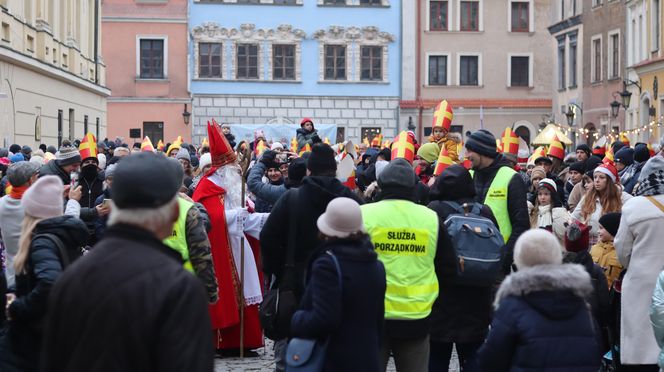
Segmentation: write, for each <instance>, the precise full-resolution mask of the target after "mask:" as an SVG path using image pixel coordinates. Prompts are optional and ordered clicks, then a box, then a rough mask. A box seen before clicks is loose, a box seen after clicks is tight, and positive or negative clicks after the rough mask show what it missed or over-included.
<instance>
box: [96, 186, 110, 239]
mask: <svg viewBox="0 0 664 372" xmlns="http://www.w3.org/2000/svg"><path fill="white" fill-rule="evenodd" d="M104 199H111V189H110V188H106V190H104V192H102V193H101V195H99V196H98V197H97V199H96V200H95V204H94V207H95V210H96V207H97V206H98V205H101V204H102V203H103V202H104ZM107 222H108V215H106V216H102V217H100V216H99V215H97V216H96V217H95V219H94V226H95V238H96V239H97V240H99V239H101V238H102V236H104V231H106V223H107Z"/></svg>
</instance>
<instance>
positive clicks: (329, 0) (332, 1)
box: [323, 0, 346, 5]
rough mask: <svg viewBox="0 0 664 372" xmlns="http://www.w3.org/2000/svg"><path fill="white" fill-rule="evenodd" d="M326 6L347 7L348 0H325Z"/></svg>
mask: <svg viewBox="0 0 664 372" xmlns="http://www.w3.org/2000/svg"><path fill="white" fill-rule="evenodd" d="M323 4H325V5H346V0H325V1H324V2H323Z"/></svg>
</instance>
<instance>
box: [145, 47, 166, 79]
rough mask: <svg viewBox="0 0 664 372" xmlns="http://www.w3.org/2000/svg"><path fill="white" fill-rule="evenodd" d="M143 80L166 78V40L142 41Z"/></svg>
mask: <svg viewBox="0 0 664 372" xmlns="http://www.w3.org/2000/svg"><path fill="white" fill-rule="evenodd" d="M140 49H141V57H140V64H141V69H140V72H141V73H140V77H141V79H163V78H164V40H163V39H141V42H140Z"/></svg>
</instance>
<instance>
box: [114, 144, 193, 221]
mask: <svg viewBox="0 0 664 372" xmlns="http://www.w3.org/2000/svg"><path fill="white" fill-rule="evenodd" d="M182 177H183V170H182V166H181V165H180V163H179V162H177V161H176V160H174V159H169V158H166V157H164V156H161V155H157V154H153V153H150V152H141V153H138V154H133V155H131V156H128V157H127V158H126V159H124V160H123V161H121V162H119V163H118V167H117V168H116V169H115V173H114V175H113V185H112V186H111V195H112V199H113V203H114V204H115V205H116V206H117V207H118V208H120V209H136V208H159V207H161V206H163V205H165V204H166V203H168V202H169V201H171V200H172V199H173V198H174V197H175V195H176V194H177V192H178V190H179V189H180V186H182Z"/></svg>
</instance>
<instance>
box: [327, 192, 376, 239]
mask: <svg viewBox="0 0 664 372" xmlns="http://www.w3.org/2000/svg"><path fill="white" fill-rule="evenodd" d="M316 225H317V226H318V230H319V231H320V232H321V233H322V234H323V235H326V236H330V237H335V238H347V237H348V236H349V235H351V234H354V233H357V232H363V231H364V223H363V222H362V211H361V210H360V205H359V204H358V203H357V202H356V201H355V200H353V199H350V198H343V197H341V198H335V199H333V200H332V201H331V202H330V203H329V204H328V205H327V208H326V209H325V213H323V214H321V215H320V217H318V221H316Z"/></svg>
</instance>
